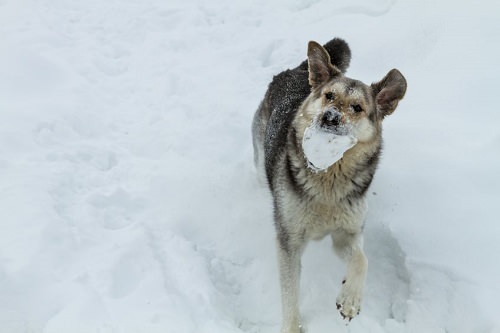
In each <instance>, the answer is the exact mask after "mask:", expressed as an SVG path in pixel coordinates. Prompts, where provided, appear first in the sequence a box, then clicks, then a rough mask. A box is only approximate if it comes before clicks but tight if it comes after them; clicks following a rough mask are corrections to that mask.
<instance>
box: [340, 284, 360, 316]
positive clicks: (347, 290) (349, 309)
mask: <svg viewBox="0 0 500 333" xmlns="http://www.w3.org/2000/svg"><path fill="white" fill-rule="evenodd" d="M362 293H363V286H362V285H360V284H359V283H358V284H356V283H349V281H346V280H344V281H342V290H341V291H340V294H339V296H338V297H337V310H339V312H340V315H341V316H342V318H343V319H346V320H348V321H351V320H352V318H354V317H355V316H357V315H358V314H359V312H360V310H361V298H362Z"/></svg>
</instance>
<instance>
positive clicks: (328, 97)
mask: <svg viewBox="0 0 500 333" xmlns="http://www.w3.org/2000/svg"><path fill="white" fill-rule="evenodd" d="M325 97H326V99H327V100H329V101H333V100H334V99H335V95H334V94H333V93H332V92H331V91H329V92H327V93H326V94H325Z"/></svg>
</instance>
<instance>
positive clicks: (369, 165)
mask: <svg viewBox="0 0 500 333" xmlns="http://www.w3.org/2000/svg"><path fill="white" fill-rule="evenodd" d="M289 135H291V136H292V137H291V138H290V140H289V141H288V142H293V143H292V144H290V145H291V146H289V147H288V148H289V149H294V150H295V151H296V154H290V155H288V156H287V159H288V161H287V163H288V164H289V165H288V168H289V174H288V176H289V177H290V178H291V179H290V180H291V183H292V184H294V190H295V192H298V194H299V195H303V196H307V197H310V198H311V200H315V198H319V197H321V198H325V199H326V200H328V201H329V202H330V203H331V202H339V201H344V200H346V201H348V202H353V201H357V200H360V199H363V198H364V196H365V194H366V191H367V190H368V187H369V186H370V184H371V181H372V179H373V176H374V174H375V170H376V168H377V165H378V160H379V153H380V150H381V149H382V140H381V139H380V138H381V136H375V139H374V140H373V141H370V142H358V143H357V144H356V145H355V146H354V147H352V148H351V149H349V150H348V151H346V152H345V153H344V156H343V157H342V158H341V159H340V160H339V161H337V162H336V163H334V164H333V165H331V166H330V167H328V168H327V169H326V170H323V171H314V170H312V169H310V168H308V167H306V168H304V165H306V166H307V165H308V161H307V159H306V157H305V154H304V151H303V149H302V135H297V132H296V131H295V130H293V129H292V131H290V133H289Z"/></svg>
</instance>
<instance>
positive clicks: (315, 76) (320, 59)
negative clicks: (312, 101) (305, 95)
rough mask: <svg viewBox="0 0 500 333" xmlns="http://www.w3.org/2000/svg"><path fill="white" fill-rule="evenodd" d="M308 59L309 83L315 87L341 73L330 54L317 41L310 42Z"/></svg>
mask: <svg viewBox="0 0 500 333" xmlns="http://www.w3.org/2000/svg"><path fill="white" fill-rule="evenodd" d="M307 60H308V64H309V84H310V85H311V87H312V88H313V89H314V88H316V87H317V86H319V85H321V84H323V83H325V82H327V81H329V80H330V79H331V78H332V77H333V76H335V75H337V74H339V73H340V70H339V69H338V68H336V67H334V66H333V65H332V64H331V63H330V56H329V55H328V53H327V52H326V50H325V49H324V48H323V46H321V45H319V44H318V43H316V42H313V41H311V42H309V45H308V48H307Z"/></svg>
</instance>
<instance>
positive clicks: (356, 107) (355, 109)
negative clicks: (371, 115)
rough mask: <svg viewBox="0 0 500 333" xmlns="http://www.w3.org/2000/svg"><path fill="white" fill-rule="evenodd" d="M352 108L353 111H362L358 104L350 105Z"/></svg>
mask: <svg viewBox="0 0 500 333" xmlns="http://www.w3.org/2000/svg"><path fill="white" fill-rule="evenodd" d="M352 109H353V110H354V112H361V111H363V108H362V107H361V105H359V104H356V105H352Z"/></svg>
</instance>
